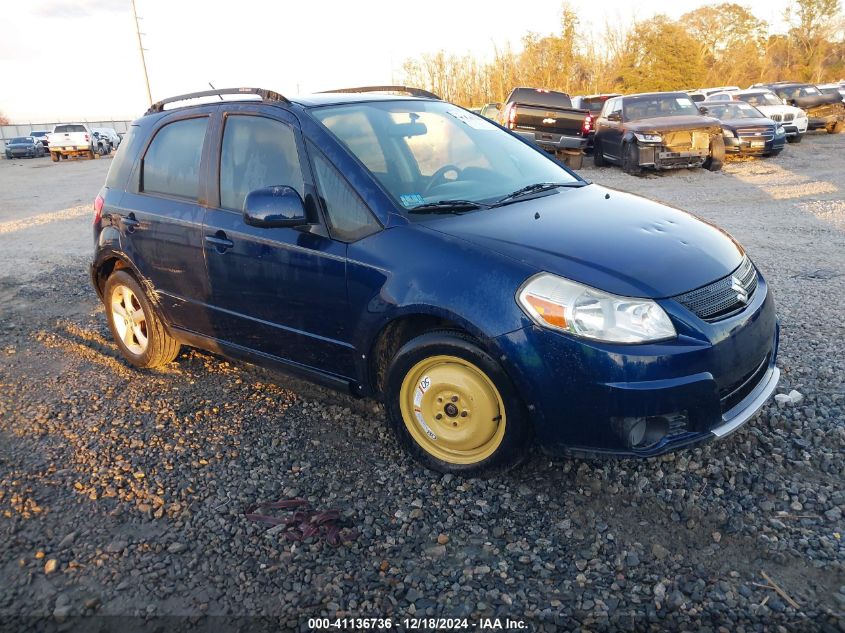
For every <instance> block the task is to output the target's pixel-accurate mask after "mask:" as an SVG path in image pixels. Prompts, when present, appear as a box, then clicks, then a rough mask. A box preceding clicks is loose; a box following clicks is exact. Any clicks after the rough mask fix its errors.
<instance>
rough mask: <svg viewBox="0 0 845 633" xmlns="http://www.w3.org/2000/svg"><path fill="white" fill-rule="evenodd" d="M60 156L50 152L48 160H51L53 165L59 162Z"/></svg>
mask: <svg viewBox="0 0 845 633" xmlns="http://www.w3.org/2000/svg"><path fill="white" fill-rule="evenodd" d="M60 156H61V154H59V153H58V152H50V160H52V161H53V162H54V163H58V162H59V157H60Z"/></svg>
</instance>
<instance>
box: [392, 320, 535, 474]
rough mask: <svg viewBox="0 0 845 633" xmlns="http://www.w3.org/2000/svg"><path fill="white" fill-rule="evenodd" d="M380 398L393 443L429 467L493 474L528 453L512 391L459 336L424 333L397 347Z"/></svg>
mask: <svg viewBox="0 0 845 633" xmlns="http://www.w3.org/2000/svg"><path fill="white" fill-rule="evenodd" d="M384 399H385V405H386V408H387V413H388V419H389V421H390V425H391V427H392V429H393V431H394V433H395V435H396V437H397V439H398V440H399V443H400V444H401V445H402V446H403V447H404V448H405V450H407V451H408V452H409V453H410V454H411V456H412V457H414V459H416V460H417V461H418V462H420V463H421V464H423V465H424V466H426V467H427V468H430V469H432V470H436V471H439V472H451V473H461V474H465V475H470V476H477V475H484V474H492V473H496V472H502V471H506V470H509V469H510V468H513V467H515V466H517V465H518V464H520V463H521V462H522V461H523V460H524V459H525V457H526V455H527V453H528V448H529V446H530V443H531V437H532V434H531V426H530V423H529V421H528V418H527V415H526V413H525V410H524V406H523V404H522V401H521V399H520V397H519V394H518V393H517V391H516V388H515V387H514V386H513V383H512V382H511V381H510V378H509V377H508V376H507V374H506V373H505V371H504V370H503V369H502V367H501V365H499V363H498V362H497V361H496V360H495V359H494V358H493V357H492V356H490V355H489V354H487V353H486V352H485V351H484V350H482V349H481V348H480V347H479V346H478V343H477V342H476V341H475V339H473V338H472V337H470V336H468V335H466V334H464V333H461V332H453V331H448V330H446V331H435V332H429V333H427V334H423V335H421V336H418V337H416V338H415V339H412V340H411V341H409V342H408V343H406V344H405V345H403V346H402V348H401V349H400V350H399V351H398V352H397V354H396V356H394V358H393V360H392V362H391V364H390V367H389V368H388V371H387V376H386V381H385V390H384Z"/></svg>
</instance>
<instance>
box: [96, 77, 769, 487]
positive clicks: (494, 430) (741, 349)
mask: <svg viewBox="0 0 845 633" xmlns="http://www.w3.org/2000/svg"><path fill="white" fill-rule="evenodd" d="M229 93H237V94H238V95H239V96H238V97H237V98H236V100H228V101H214V102H211V103H196V102H194V104H193V105H184V103H177V102H186V101H189V100H191V99H196V98H199V97H209V96H213V97H214V98H217V95H219V94H223V95H225V94H229ZM396 93H401V94H396ZM408 94H410V96H405V95H408ZM95 210H96V217H95V228H94V235H95V241H96V252H95V257H94V261H93V263H92V266H91V275H92V280H93V282H94V285H95V287H96V289H97V291H98V293H99V294H100V296H101V298H102V299H103V302H104V304H105V308H106V314H107V316H108V320H109V326H110V328H111V330H112V334H113V335H114V337H115V340H116V341H117V343H118V346H119V348H120V350H121V352H122V353H123V355H124V356H125V357H126V358H127V360H129V361H130V362H131V363H133V364H135V365H136V366H139V367H155V366H159V365H162V364H165V363H169V362H171V361H173V360H174V359H175V358H176V357H177V355H178V353H179V349H180V346H181V345H182V344H186V345H193V346H197V347H200V348H203V349H206V350H210V351H213V352H217V353H221V354H224V355H226V356H229V357H233V358H241V359H244V360H247V361H250V362H253V363H258V364H261V365H264V366H267V367H271V368H275V369H278V370H281V371H284V372H288V373H293V374H296V375H299V376H303V377H305V378H308V379H310V380H314V381H316V382H319V383H321V384H324V385H327V386H330V387H333V388H336V389H342V390H344V391H347V392H349V393H352V394H355V395H359V396H372V397H377V398H379V399H381V400H383V401H384V403H385V406H386V408H387V412H388V420H389V423H390V425H391V426H392V427H393V429H394V430H395V431H396V434H397V437H398V438H399V441H400V442H401V443H402V444H403V445H404V446H405V447H406V448H407V449H408V451H409V452H410V453H411V454H412V455H414V456H415V457H416V458H417V459H419V460H420V461H421V462H423V463H424V464H426V465H427V466H429V467H431V468H435V469H438V470H443V471H461V472H470V473H476V474H477V473H482V472H488V471H493V470H501V469H504V468H508V467H511V466H513V465H515V464H518V463H519V462H520V461H521V460H522V459H523V458H524V456H525V455H526V453H527V451H528V449H529V447H530V445H531V443H532V441H537V442H538V443H539V445H540V446H541V447H542V448H544V449H549V450H553V451H583V452H589V453H607V454H617V455H636V456H651V455H658V454H660V453H664V452H666V451H669V450H673V449H676V448H680V447H683V446H688V445H691V444H694V443H698V442H702V441H705V440H708V439H712V438H715V437H723V436H725V435H727V434H728V433H730V432H732V431H734V430H735V429H737V428H738V427H739V426H741V425H742V424H743V423H745V422H746V421H748V420H749V419H751V418H752V417H753V416H754V414H755V413H756V412H757V410H758V409H759V408H760V407H761V406H762V404H763V403H764V402H765V401H766V399H767V398H768V397H769V396H770V395H771V393H772V392H773V391H774V389H775V387H776V385H777V382H778V377H779V372H778V369H777V368H776V366H775V359H776V355H777V343H778V324H777V318H776V315H775V308H774V301H773V299H772V296H771V293H770V292H769V289H768V286H767V285H766V282H765V280H764V279H763V277H762V276H761V275H760V273H759V272H758V270H757V269H756V268H755V266H754V264H753V262H752V261H751V259H750V258H749V257H748V255H747V254H746V253H745V252H744V251H743V249H742V247H741V246H739V244H737V243H736V242H735V241H734V240H733V239H732V238H731V237H730V236H729V235H727V233H725V232H724V231H722V230H721V229H719V228H717V227H715V226H712V225H710V224H707V223H705V222H703V221H701V220H699V219H697V218H695V217H693V216H691V215H689V214H687V213H684V212H683V211H679V210H677V209H673V208H670V207H667V206H664V205H661V204H657V203H655V202H651V201H649V200H645V199H643V198H639V197H636V196H632V195H630V194H626V193H622V192H619V191H615V190H610V189H606V188H603V187H600V186H598V185H594V184H590V183H588V182H586V181H584V180H582V179H581V178H579V177H578V176H577V175H576V174H574V173H572V172H571V171H569V170H567V169H566V168H565V167H563V166H562V165H561V164H560V163H558V162H557V161H556V160H555V159H554V158H553V157H551V156H549V155H547V154H546V153H544V152H542V151H541V150H539V149H538V148H536V147H534V146H533V145H531V144H530V143H528V142H526V141H524V140H523V139H521V138H520V137H519V136H517V135H514V134H512V133H511V132H509V131H508V130H505V129H504V128H502V127H500V126H498V125H496V124H494V123H491V122H490V121H488V120H487V119H484V118H482V117H480V116H477V115H475V114H473V113H471V112H469V111H467V110H464V109H462V108H459V107H457V106H454V105H452V104H449V103H446V102H443V101H441V100H439V99H437V98H436V97H435V96H434V95H431V94H429V93H425V92H423V91H419V90H414V89H404V88H403V89H397V88H396V87H389V89H388V90H385V89H374V88H367V89H359V90H351V91H337V92H332V93H325V94H318V95H314V96H310V97H305V98H300V99H291V100H288V99H286V98H285V97H283V96H281V95H278V94H276V93H273V92H270V91H265V90H256V89H237V90H223V91H208V92H205V93H195V94H193V95H185V96H182V97H177V98H174V99H168V100H166V101H164V102H160V103H158V104H155V105H154V106H153V107H152V108H151V109H150V111H149V112H148V113H147V114H146V115H145V116H143V117H142V118H140V119H138V120H137V121H135V122H134V123H133V124H132V126H131V128H130V131H129V133H128V134H127V136H126V138H125V139H124V142H123V144H122V145H121V151H120V152H119V153H118V154H117V157H116V158H115V159H114V161H113V164H112V167H111V170H110V172H109V176H108V180H107V182H106V186H105V187H104V188H103V189H102V191H101V192H100V195H99V196H98V197H97V200H96V202H95Z"/></svg>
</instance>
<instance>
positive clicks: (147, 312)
mask: <svg viewBox="0 0 845 633" xmlns="http://www.w3.org/2000/svg"><path fill="white" fill-rule="evenodd" d="M103 303H104V304H105V308H106V317H107V318H108V321H109V329H110V330H111V333H112V337H114V340H115V343H117V348H118V349H119V350H120V353H121V355H122V356H123V357H124V358H125V359H126V360H127V361H129V362H130V363H132V364H133V365H135V366H136V367H140V368H142V369H149V368H153V367H161V366H162V365H167V364H168V363H171V362H173V361H174V360H175V359H176V357H177V356H178V355H179V350H180V348H181V345H180V343H179V342H178V341H177V340H176V339H174V338H173V337H172V336H170V334H168V333H167V330H166V329H165V327H164V323H163V322H162V320H161V319H160V318H159V316H158V313H157V312H156V310H155V308H154V307H153V305H152V303H150V301H149V299H147V295H146V293H145V292H144V289H143V288H142V287H141V284H139V283H138V281H137V280H136V279H135V277H133V276H132V275H131V274H130V273H129V272H127V271H126V270H118V271H117V272H114V273H112V274H111V276H110V277H109V278H108V280H107V281H106V286H105V289H104V290H103Z"/></svg>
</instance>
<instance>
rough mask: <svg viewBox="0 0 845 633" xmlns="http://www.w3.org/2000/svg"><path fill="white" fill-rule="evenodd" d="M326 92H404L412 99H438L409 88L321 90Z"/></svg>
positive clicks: (431, 93)
mask: <svg viewBox="0 0 845 633" xmlns="http://www.w3.org/2000/svg"><path fill="white" fill-rule="evenodd" d="M322 92H323V93H326V92H404V93H406V94H409V95H411V96H412V97H424V98H426V99H437V100H438V101H440V100H441V99H440V97H438V96H437V95H436V94H434V93H433V92H429V91H428V90H423V89H422V88H411V87H409V86H361V87H359V88H338V89H336V90H323V91H322Z"/></svg>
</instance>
